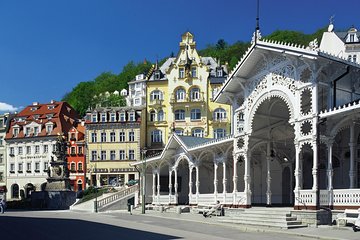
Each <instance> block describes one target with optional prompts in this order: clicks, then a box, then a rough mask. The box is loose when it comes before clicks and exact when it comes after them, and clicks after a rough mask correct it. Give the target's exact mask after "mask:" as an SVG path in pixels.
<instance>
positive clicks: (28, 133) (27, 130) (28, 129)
mask: <svg viewBox="0 0 360 240" xmlns="http://www.w3.org/2000/svg"><path fill="white" fill-rule="evenodd" d="M29 135H30V128H29V127H27V128H26V129H25V137H28V136H29Z"/></svg>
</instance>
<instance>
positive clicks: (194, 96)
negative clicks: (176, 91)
mask: <svg viewBox="0 0 360 240" xmlns="http://www.w3.org/2000/svg"><path fill="white" fill-rule="evenodd" d="M190 99H191V101H199V100H200V88H197V87H194V88H192V89H191V90H190Z"/></svg>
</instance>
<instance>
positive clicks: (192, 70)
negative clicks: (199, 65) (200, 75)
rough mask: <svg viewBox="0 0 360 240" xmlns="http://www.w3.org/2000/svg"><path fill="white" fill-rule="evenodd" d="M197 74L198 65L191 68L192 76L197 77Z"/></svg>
mask: <svg viewBox="0 0 360 240" xmlns="http://www.w3.org/2000/svg"><path fill="white" fill-rule="evenodd" d="M196 76H197V74H196V67H192V68H191V77H193V78H195V77H196Z"/></svg>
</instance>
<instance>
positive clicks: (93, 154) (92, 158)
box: [91, 151, 97, 161]
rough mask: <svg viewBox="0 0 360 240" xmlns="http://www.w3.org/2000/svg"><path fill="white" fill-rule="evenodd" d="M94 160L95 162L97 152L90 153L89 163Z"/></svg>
mask: <svg viewBox="0 0 360 240" xmlns="http://www.w3.org/2000/svg"><path fill="white" fill-rule="evenodd" d="M96 160H97V152H96V151H91V161H96Z"/></svg>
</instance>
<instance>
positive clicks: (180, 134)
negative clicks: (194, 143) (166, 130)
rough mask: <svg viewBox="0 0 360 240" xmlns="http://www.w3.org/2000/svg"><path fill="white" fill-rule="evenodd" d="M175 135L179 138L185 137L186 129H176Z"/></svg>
mask: <svg viewBox="0 0 360 240" xmlns="http://www.w3.org/2000/svg"><path fill="white" fill-rule="evenodd" d="M175 133H176V134H177V135H179V136H183V135H184V129H182V128H176V129H175Z"/></svg>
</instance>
